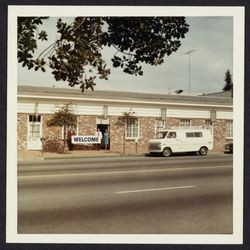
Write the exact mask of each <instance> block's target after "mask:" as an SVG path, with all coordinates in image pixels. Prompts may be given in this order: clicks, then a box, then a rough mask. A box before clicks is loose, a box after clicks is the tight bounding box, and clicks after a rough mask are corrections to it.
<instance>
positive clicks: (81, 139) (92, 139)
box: [71, 135, 101, 144]
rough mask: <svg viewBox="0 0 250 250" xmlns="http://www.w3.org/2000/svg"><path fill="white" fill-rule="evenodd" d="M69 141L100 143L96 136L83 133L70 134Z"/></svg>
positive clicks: (74, 142) (75, 142)
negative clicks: (82, 134)
mask: <svg viewBox="0 0 250 250" xmlns="http://www.w3.org/2000/svg"><path fill="white" fill-rule="evenodd" d="M71 142H72V143H73V144H95V143H101V140H100V138H99V137H98V136H93V135H84V136H75V135H74V136H72V137H71Z"/></svg>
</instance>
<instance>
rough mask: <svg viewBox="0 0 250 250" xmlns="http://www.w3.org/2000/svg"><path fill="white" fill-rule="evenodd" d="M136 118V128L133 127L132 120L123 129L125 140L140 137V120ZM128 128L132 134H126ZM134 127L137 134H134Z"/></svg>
mask: <svg viewBox="0 0 250 250" xmlns="http://www.w3.org/2000/svg"><path fill="white" fill-rule="evenodd" d="M136 120H137V123H136V126H137V128H136V127H135V122H133V123H131V124H128V125H127V126H126V130H125V139H126V140H136V139H139V138H140V121H139V119H138V118H137V119H136ZM128 129H130V130H131V132H130V133H131V135H132V136H128ZM135 129H137V132H136V134H137V136H135V135H134V134H135V132H134V130H135Z"/></svg>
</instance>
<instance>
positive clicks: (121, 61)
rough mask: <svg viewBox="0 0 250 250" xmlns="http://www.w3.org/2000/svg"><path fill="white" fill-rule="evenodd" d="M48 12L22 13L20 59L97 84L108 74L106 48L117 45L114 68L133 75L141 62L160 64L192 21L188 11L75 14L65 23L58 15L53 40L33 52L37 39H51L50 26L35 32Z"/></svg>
mask: <svg viewBox="0 0 250 250" xmlns="http://www.w3.org/2000/svg"><path fill="white" fill-rule="evenodd" d="M45 19H47V17H19V18H18V54H17V57H18V62H19V63H22V66H23V67H27V68H28V69H32V68H34V70H36V71H37V70H41V71H43V72H45V71H46V69H45V66H46V65H48V66H49V67H50V68H51V69H52V74H53V75H54V78H55V79H56V80H57V81H59V80H63V81H67V82H68V84H69V85H70V86H75V85H80V88H81V89H82V91H84V90H85V89H92V90H93V89H94V85H95V79H96V77H99V78H100V79H106V80H107V79H108V75H109V74H110V69H109V68H107V64H106V62H105V60H104V58H103V53H102V52H103V48H104V47H105V46H108V47H113V48H114V49H115V53H114V54H113V56H112V58H111V61H112V65H113V67H115V68H118V67H119V68H121V69H122V70H123V72H125V73H128V74H131V75H136V76H137V75H143V70H142V64H143V63H145V64H150V65H160V64H162V63H163V62H164V56H165V55H167V56H170V55H171V54H172V53H173V52H176V51H177V50H178V48H179V47H180V46H181V42H180V39H182V38H184V37H185V34H186V33H187V32H188V30H189V25H188V24H187V23H186V20H185V18H184V17H76V18H75V19H74V22H73V23H71V24H67V23H66V22H63V20H62V19H61V18H59V19H58V21H57V27H56V28H57V34H58V37H57V38H56V40H55V42H54V43H52V44H51V45H50V46H48V47H47V48H46V49H45V50H44V51H42V52H41V54H40V55H39V56H38V57H37V58H35V56H34V53H35V51H36V49H37V41H38V40H40V41H45V40H47V39H48V38H47V32H46V31H40V32H37V30H38V26H39V25H41V24H42V23H43V21H44V20H45Z"/></svg>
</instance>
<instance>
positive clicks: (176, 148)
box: [166, 131, 183, 152]
mask: <svg viewBox="0 0 250 250" xmlns="http://www.w3.org/2000/svg"><path fill="white" fill-rule="evenodd" d="M166 139H167V146H168V147H170V148H171V149H172V152H182V150H183V148H182V140H181V134H180V132H176V131H170V132H169V133H168V134H167V137H166Z"/></svg>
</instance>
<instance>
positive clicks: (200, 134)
mask: <svg viewBox="0 0 250 250" xmlns="http://www.w3.org/2000/svg"><path fill="white" fill-rule="evenodd" d="M194 135H195V137H202V132H195V133H194Z"/></svg>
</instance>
